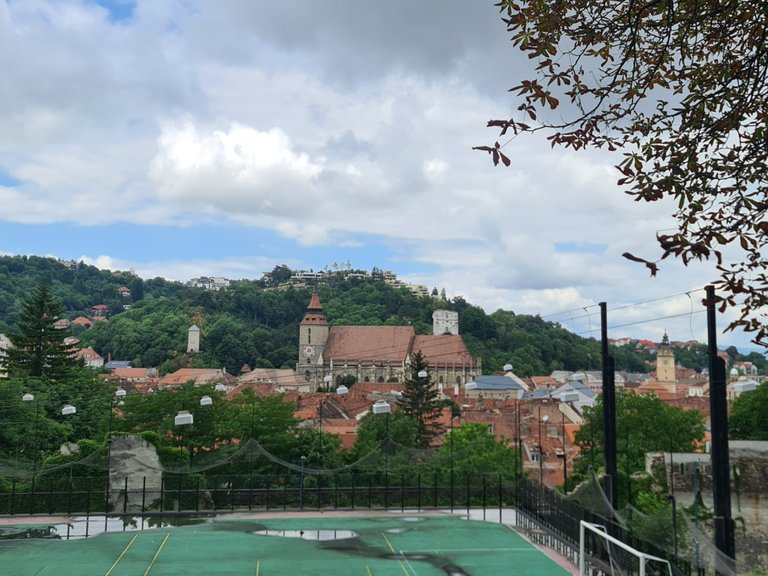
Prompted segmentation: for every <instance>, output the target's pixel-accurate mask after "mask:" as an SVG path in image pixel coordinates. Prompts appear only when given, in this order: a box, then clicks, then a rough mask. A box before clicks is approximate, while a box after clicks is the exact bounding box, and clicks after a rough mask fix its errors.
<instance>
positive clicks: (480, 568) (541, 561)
mask: <svg viewBox="0 0 768 576" xmlns="http://www.w3.org/2000/svg"><path fill="white" fill-rule="evenodd" d="M260 532H261V533H260ZM0 572H1V573H2V574H4V575H7V576H46V575H53V574H56V575H59V576H61V575H67V576H80V575H83V576H94V575H103V576H128V575H131V576H135V575H144V576H148V575H151V576H169V575H185V576H192V575H195V574H205V575H218V574H249V575H258V576H277V575H281V576H293V575H296V574H318V575H323V574H333V575H335V576H346V575H348V574H350V575H353V574H360V575H364V576H379V575H387V574H391V575H400V576H417V575H419V576H431V575H435V576H436V575H446V574H448V575H452V576H461V575H473V576H474V575H489V574H515V575H518V574H519V575H531V576H533V575H536V576H549V575H552V576H564V575H568V574H569V572H568V571H567V570H565V569H564V568H563V567H562V566H560V565H558V564H557V563H556V562H554V561H553V560H552V559H550V558H549V557H548V556H546V555H545V554H544V553H542V552H541V551H540V550H538V549H537V548H536V547H534V546H533V545H532V544H531V543H530V542H528V541H527V540H525V539H524V538H522V537H521V536H519V535H518V534H516V533H515V532H514V531H512V530H511V529H510V528H508V527H506V526H504V525H502V524H495V523H490V522H482V521H474V520H465V519H462V518H457V517H454V516H442V515H423V516H420V515H413V516H407V515H403V516H373V517H339V516H333V517H311V518H307V517H302V518H296V517H292V518H269V519H261V518H258V517H253V518H248V519H245V518H227V517H225V516H224V517H217V518H215V519H213V520H212V521H209V522H206V523H204V524H198V525H194V526H181V527H175V528H158V529H148V530H143V531H138V532H112V533H104V534H99V535H97V536H93V537H90V538H87V539H79V540H69V541H66V540H43V539H41V540H36V539H23V540H6V541H3V542H0Z"/></svg>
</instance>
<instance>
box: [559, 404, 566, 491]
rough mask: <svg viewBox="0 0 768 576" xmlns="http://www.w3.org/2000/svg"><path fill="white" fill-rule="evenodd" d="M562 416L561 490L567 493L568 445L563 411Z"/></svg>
mask: <svg viewBox="0 0 768 576" xmlns="http://www.w3.org/2000/svg"><path fill="white" fill-rule="evenodd" d="M560 415H561V416H562V417H563V492H564V493H565V494H566V495H567V494H568V446H567V445H566V443H565V412H561V413H560Z"/></svg>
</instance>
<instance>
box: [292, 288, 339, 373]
mask: <svg viewBox="0 0 768 576" xmlns="http://www.w3.org/2000/svg"><path fill="white" fill-rule="evenodd" d="M330 329H331V328H330V326H328V322H327V321H326V319H325V314H323V306H322V304H320V295H319V294H318V293H317V292H312V298H310V300H309V305H308V306H307V311H306V312H305V313H304V318H303V319H302V320H301V323H300V324H299V361H298V362H297V363H296V372H298V373H300V374H303V375H304V377H305V378H306V379H307V380H309V381H310V382H314V383H315V384H317V382H316V378H315V372H316V371H317V367H318V366H320V367H322V365H323V351H324V350H325V343H326V342H327V341H328V333H329V332H330Z"/></svg>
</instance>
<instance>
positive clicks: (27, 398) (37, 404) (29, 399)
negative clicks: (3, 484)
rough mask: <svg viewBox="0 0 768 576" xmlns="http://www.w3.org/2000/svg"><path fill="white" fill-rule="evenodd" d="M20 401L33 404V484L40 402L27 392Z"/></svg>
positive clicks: (35, 469)
mask: <svg viewBox="0 0 768 576" xmlns="http://www.w3.org/2000/svg"><path fill="white" fill-rule="evenodd" d="M21 400H22V401H23V402H34V403H35V430H34V436H33V437H32V442H33V444H34V450H35V453H34V454H33V456H32V481H33V483H34V478H35V476H36V475H37V458H38V456H39V454H40V442H39V438H38V434H39V426H40V402H39V401H36V400H35V396H34V394H30V393H29V392H28V393H26V394H24V396H22V397H21Z"/></svg>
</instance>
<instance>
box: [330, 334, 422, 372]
mask: <svg viewBox="0 0 768 576" xmlns="http://www.w3.org/2000/svg"><path fill="white" fill-rule="evenodd" d="M413 337H414V330H413V326H333V327H332V328H331V331H330V334H329V336H328V341H327V342H326V344H325V350H324V351H323V359H324V361H326V362H328V361H330V360H332V361H333V362H334V363H337V362H344V361H350V362H365V363H372V362H382V363H386V362H390V363H393V364H402V363H403V362H405V359H406V357H407V356H408V353H409V350H410V344H411V340H412V338H413Z"/></svg>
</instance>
